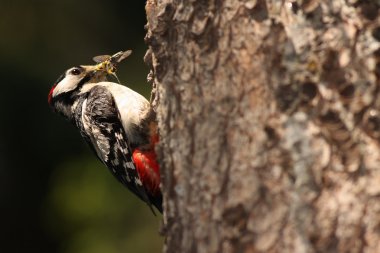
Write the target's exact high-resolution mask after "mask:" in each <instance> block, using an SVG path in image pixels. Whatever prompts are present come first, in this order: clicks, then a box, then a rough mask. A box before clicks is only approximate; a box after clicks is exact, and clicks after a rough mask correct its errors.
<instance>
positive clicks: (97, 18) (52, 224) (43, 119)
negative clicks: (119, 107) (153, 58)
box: [0, 0, 163, 253]
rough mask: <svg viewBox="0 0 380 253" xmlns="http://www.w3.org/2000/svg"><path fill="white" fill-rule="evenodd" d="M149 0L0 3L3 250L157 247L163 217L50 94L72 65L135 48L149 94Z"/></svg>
mask: <svg viewBox="0 0 380 253" xmlns="http://www.w3.org/2000/svg"><path fill="white" fill-rule="evenodd" d="M144 5H145V1H141V0H136V1H125V0H124V1H123V0H109V1H100V0H86V1H83V0H82V1H74V0H61V1H58V0H49V1H48V0H46V1H42V0H40V1H38V0H36V1H31V0H18V1H10V0H9V1H7V0H0V32H1V33H0V59H1V60H0V74H1V84H0V85H1V90H0V102H1V104H0V115H1V118H0V123H1V124H0V219H1V223H0V233H1V234H0V252H4V253H5V252H6V253H13V252H17V253H20V252H28V253H34V252H38V253H45V252H48V253H54V252H64V253H79V252H80V253H87V252H88V253H90V252H91V253H98V252H99V253H113V252H160V251H161V248H162V243H163V239H162V238H161V237H160V236H159V235H158V230H159V227H160V223H161V216H160V215H158V216H157V217H155V216H154V215H153V214H152V213H151V211H150V209H149V208H148V207H147V206H146V205H145V204H144V203H142V202H140V201H139V200H137V198H136V197H134V196H133V195H132V194H130V193H129V192H128V191H127V190H126V189H125V188H124V187H123V186H122V185H121V184H119V183H118V182H117V181H116V180H115V179H114V178H113V177H112V175H111V174H110V173H109V172H108V170H107V169H106V168H105V167H104V166H103V165H102V164H100V162H99V161H98V160H97V159H96V158H95V156H94V155H93V154H92V152H91V151H90V149H89V148H88V147H87V145H86V144H85V143H84V141H83V140H82V138H81V137H80V135H79V133H78V132H77V131H76V129H74V127H73V126H71V125H70V124H69V123H68V122H66V121H65V120H64V119H63V118H61V117H59V116H58V115H56V114H53V112H51V110H50V108H49V107H48V104H47V95H48V92H49V90H50V88H51V86H52V85H53V83H54V81H55V80H56V79H57V78H58V76H59V75H60V74H61V73H63V72H64V70H66V69H67V68H69V67H72V66H76V65H79V64H91V63H92V60H91V59H92V57H93V56H95V55H100V54H112V53H115V52H117V51H120V50H126V49H131V50H133V54H132V55H131V56H130V57H129V58H128V59H127V60H126V61H125V62H123V63H122V64H121V65H120V66H119V70H118V76H119V79H120V80H121V82H122V83H124V84H127V85H128V86H130V87H131V88H133V89H135V90H137V91H138V92H140V93H142V94H144V95H145V96H147V97H149V92H150V88H151V87H150V85H149V84H147V83H146V75H147V73H148V69H147V67H146V66H145V65H144V62H143V56H144V53H145V50H146V46H145V44H144V35H145V31H144V25H145V23H146V20H145V10H144Z"/></svg>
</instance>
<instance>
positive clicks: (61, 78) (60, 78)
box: [55, 72, 66, 84]
mask: <svg viewBox="0 0 380 253" xmlns="http://www.w3.org/2000/svg"><path fill="white" fill-rule="evenodd" d="M65 76H66V72H65V73H63V74H62V75H60V76H59V77H58V79H57V81H55V84H58V83H59V82H60V81H62V80H63V78H65Z"/></svg>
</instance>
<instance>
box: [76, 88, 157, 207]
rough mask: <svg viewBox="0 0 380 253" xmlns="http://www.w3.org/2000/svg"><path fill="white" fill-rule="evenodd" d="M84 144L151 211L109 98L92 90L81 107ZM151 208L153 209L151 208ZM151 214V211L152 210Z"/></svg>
mask: <svg viewBox="0 0 380 253" xmlns="http://www.w3.org/2000/svg"><path fill="white" fill-rule="evenodd" d="M82 118H83V127H84V129H85V130H86V133H88V134H89V136H88V138H87V140H89V144H90V145H92V146H93V148H94V149H95V151H96V153H97V155H98V157H99V158H100V160H102V162H103V163H104V164H105V165H106V166H107V167H108V169H109V170H110V171H111V172H112V174H113V175H114V176H115V177H116V178H117V179H118V180H119V181H120V182H121V183H122V184H124V185H125V186H126V187H127V188H128V189H129V190H131V191H132V192H133V193H134V194H136V195H137V196H138V197H139V198H140V199H142V200H143V201H145V202H146V203H147V204H148V205H149V206H150V207H151V201H150V200H149V197H148V194H147V192H146V190H145V188H144V186H143V184H142V182H141V179H140V177H139V174H138V172H137V170H136V167H135V164H134V163H133V160H132V150H131V148H130V145H129V141H128V139H127V135H126V133H125V131H124V128H123V125H122V123H121V119H120V113H119V111H118V109H117V107H116V105H115V101H114V98H113V96H112V94H111V93H110V92H109V91H108V90H107V88H105V87H103V86H95V87H93V88H92V89H91V90H90V92H89V95H88V97H87V100H86V101H85V102H84V103H83V105H82ZM151 208H152V207H151ZM152 210H153V209H152Z"/></svg>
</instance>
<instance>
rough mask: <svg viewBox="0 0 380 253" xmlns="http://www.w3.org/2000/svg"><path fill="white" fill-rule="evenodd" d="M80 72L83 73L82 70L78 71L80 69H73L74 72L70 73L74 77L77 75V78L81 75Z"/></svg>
mask: <svg viewBox="0 0 380 253" xmlns="http://www.w3.org/2000/svg"><path fill="white" fill-rule="evenodd" d="M80 72H81V71H80V69H78V68H75V69H72V70H71V71H70V73H71V74H72V75H75V76H77V75H79V74H80Z"/></svg>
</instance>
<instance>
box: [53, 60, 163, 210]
mask: <svg viewBox="0 0 380 253" xmlns="http://www.w3.org/2000/svg"><path fill="white" fill-rule="evenodd" d="M48 100H49V104H50V105H51V106H52V107H53V109H54V110H55V111H56V112H58V113H60V114H62V115H63V116H64V117H65V118H67V119H68V120H70V121H71V122H72V123H73V124H74V125H75V126H76V127H77V128H78V129H79V131H80V133H81V135H82V137H83V138H84V139H85V140H86V141H87V143H89V144H90V146H91V147H92V149H93V150H94V151H95V153H96V155H97V157H98V158H99V159H100V160H101V161H102V162H103V163H104V164H105V165H106V166H107V167H108V168H109V170H110V171H111V172H112V174H113V175H114V176H115V177H116V178H117V179H118V181H120V182H121V183H122V184H124V185H125V186H126V187H127V188H128V189H129V190H130V191H132V192H133V193H134V194H136V195H137V196H138V197H139V198H140V199H142V200H143V201H145V202H146V203H147V204H148V205H149V206H151V205H154V206H155V207H156V208H157V209H158V210H159V211H160V212H162V197H161V193H160V191H159V190H158V191H152V190H151V187H149V186H147V185H144V183H145V182H146V181H147V180H144V182H142V179H141V177H140V174H139V172H140V173H141V171H138V170H137V169H136V165H135V163H134V160H133V158H132V153H133V152H134V150H139V152H140V151H141V150H147V151H148V152H153V151H154V144H152V143H151V137H152V135H154V134H155V133H152V131H153V130H152V127H151V126H152V124H154V122H155V120H154V118H155V116H154V113H153V111H152V109H151V106H150V104H149V102H148V101H147V100H146V99H145V98H144V97H143V96H141V95H140V94H138V93H136V92H134V91H133V90H131V89H129V88H127V87H125V86H122V85H120V84H116V83H113V82H107V81H106V74H105V73H104V72H102V71H98V70H97V69H96V66H79V67H74V68H71V69H69V70H67V71H66V72H65V73H64V74H63V75H62V76H61V77H60V78H59V79H58V80H57V82H56V85H54V87H53V88H52V89H51V91H50V93H49V98H48ZM152 150H153V151H152ZM143 152H144V151H143ZM154 162H155V161H154ZM140 169H141V168H140ZM157 169H158V167H157ZM145 174H146V173H144V175H145ZM157 174H158V172H157V173H153V170H152V171H149V172H148V174H147V175H148V176H149V177H150V176H152V177H153V178H154V180H150V178H148V179H149V180H148V181H149V182H150V181H152V182H153V181H154V184H157V185H155V187H154V189H159V187H158V185H159V179H158V181H157V180H156V178H159V175H158V176H157Z"/></svg>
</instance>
